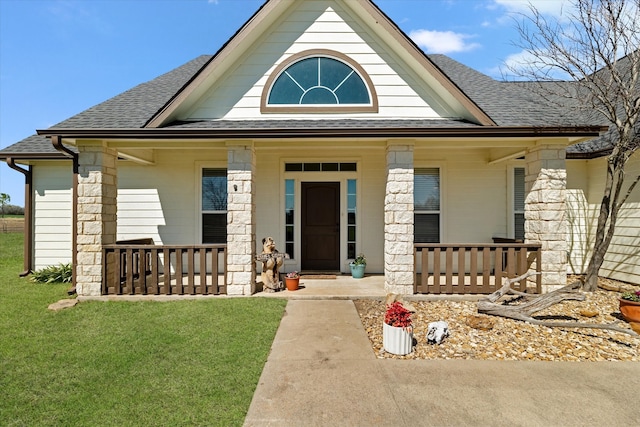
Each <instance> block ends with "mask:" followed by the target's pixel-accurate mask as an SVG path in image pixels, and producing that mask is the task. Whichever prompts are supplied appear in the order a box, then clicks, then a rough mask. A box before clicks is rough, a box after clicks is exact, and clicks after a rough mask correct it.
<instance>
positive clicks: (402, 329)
mask: <svg viewBox="0 0 640 427" xmlns="http://www.w3.org/2000/svg"><path fill="white" fill-rule="evenodd" d="M382 346H383V347H384V350H385V351H387V352H389V353H392V354H398V355H405V354H409V353H411V350H412V349H413V326H412V320H411V312H410V311H409V310H407V308H406V307H405V306H404V305H402V303H401V302H400V301H394V302H393V303H391V304H389V305H387V309H386V311H385V313H384V324H383V325H382Z"/></svg>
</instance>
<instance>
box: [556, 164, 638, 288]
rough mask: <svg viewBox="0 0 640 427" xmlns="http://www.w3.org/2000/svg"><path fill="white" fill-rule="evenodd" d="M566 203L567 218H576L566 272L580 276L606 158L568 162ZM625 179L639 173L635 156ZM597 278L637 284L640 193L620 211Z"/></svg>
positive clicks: (590, 239) (592, 236)
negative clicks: (601, 277) (569, 262)
mask: <svg viewBox="0 0 640 427" xmlns="http://www.w3.org/2000/svg"><path fill="white" fill-rule="evenodd" d="M567 163H568V174H569V176H570V177H572V179H570V180H569V182H568V184H567V187H568V188H569V189H570V192H569V194H570V197H571V199H570V203H569V205H568V218H569V219H570V223H571V220H572V219H573V218H577V226H574V227H572V230H573V239H572V241H570V249H571V251H572V252H571V257H570V259H571V265H570V268H571V270H570V272H575V273H584V271H585V270H586V267H587V264H588V262H589V257H590V256H591V251H590V248H592V247H593V242H594V239H595V232H596V226H597V220H598V218H597V215H598V208H599V206H600V201H601V199H602V195H603V189H604V182H605V178H606V175H605V174H606V169H605V168H606V159H605V158H600V159H595V160H589V161H568V162H567ZM625 170H626V175H627V186H628V185H629V182H628V181H629V180H630V179H633V178H632V177H635V176H637V175H638V173H640V157H639V156H638V155H635V156H634V157H632V158H631V160H630V161H629V163H628V165H627V167H626V168H625ZM600 275H602V276H604V277H609V278H612V279H616V280H622V281H626V282H631V283H640V190H638V188H636V190H635V191H634V192H633V193H632V195H631V197H630V198H629V200H628V202H627V203H626V204H625V206H624V207H623V208H622V210H621V211H620V214H619V218H618V222H617V225H616V232H615V235H614V237H613V240H612V241H611V245H610V246H609V250H608V251H607V254H606V256H605V261H604V263H603V265H602V268H601V269H600Z"/></svg>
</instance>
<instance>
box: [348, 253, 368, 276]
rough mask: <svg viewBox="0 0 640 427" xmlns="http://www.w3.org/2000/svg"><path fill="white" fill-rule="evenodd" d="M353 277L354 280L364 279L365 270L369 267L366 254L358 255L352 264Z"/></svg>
mask: <svg viewBox="0 0 640 427" xmlns="http://www.w3.org/2000/svg"><path fill="white" fill-rule="evenodd" d="M349 267H350V268H351V277H353V278H354V279H362V278H363V277H364V269H365V268H366V267H367V258H365V256H364V254H360V255H358V256H357V257H356V258H355V259H354V260H353V261H352V262H351V263H349Z"/></svg>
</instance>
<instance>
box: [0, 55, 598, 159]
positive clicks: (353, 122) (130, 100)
mask: <svg viewBox="0 0 640 427" xmlns="http://www.w3.org/2000/svg"><path fill="white" fill-rule="evenodd" d="M212 58H213V56H210V55H203V56H199V57H197V58H195V59H193V60H192V61H189V62H187V63H186V64H184V65H182V66H180V67H178V68H176V69H174V70H172V71H169V72H168V73H165V74H163V75H161V76H159V77H157V78H155V79H153V80H151V81H149V82H146V83H142V84H140V85H138V86H135V87H134V88H132V89H130V90H128V91H126V92H123V93H121V94H119V95H117V96H115V97H113V98H111V99H108V100H107V101H104V102H102V103H100V104H98V105H96V106H94V107H91V108H89V109H87V110H85V111H83V112H81V113H79V114H77V115H75V116H73V117H71V118H69V119H67V120H64V121H62V122H60V123H58V124H56V125H54V126H52V127H51V128H50V129H66V130H73V129H82V130H93V129H95V130H106V131H109V130H113V131H115V130H123V129H125V130H126V129H142V128H144V126H145V124H147V122H148V121H149V120H150V119H151V118H152V117H154V115H155V114H156V113H158V112H159V111H160V110H161V109H162V108H164V106H165V105H167V103H168V102H169V101H171V99H173V98H174V97H175V96H176V95H177V94H178V93H180V91H181V89H182V88H183V87H185V85H187V84H188V83H189V82H190V81H191V80H192V79H194V78H195V77H196V76H197V74H198V72H199V71H200V70H202V68H203V67H204V66H206V64H207V63H208V62H209V61H210V60H211V59H212ZM428 58H429V59H430V60H431V61H432V62H433V63H434V64H435V65H436V66H437V67H438V68H440V70H441V71H442V72H443V73H444V74H445V75H447V76H448V77H449V78H450V79H451V80H452V81H453V82H454V84H456V85H457V86H458V87H459V89H461V90H462V91H463V92H464V93H465V94H466V95H467V96H468V97H470V98H471V99H472V100H473V101H474V102H475V103H476V104H477V105H478V106H479V107H480V108H481V109H482V110H483V111H484V112H485V113H486V114H487V115H488V116H490V117H491V118H492V119H493V120H494V121H495V122H496V124H498V126H500V127H518V126H521V127H525V126H529V127H548V126H568V127H570V126H575V125H576V123H578V118H576V117H570V116H568V115H567V114H566V112H563V111H560V110H559V109H557V108H553V107H549V106H548V105H547V104H545V103H543V102H538V101H539V100H536V99H535V94H534V93H533V92H532V91H529V90H527V89H526V88H525V87H524V85H522V84H514V83H507V82H500V81H497V80H494V79H492V78H491V77H489V76H487V75H485V74H482V73H480V72H478V71H476V70H474V69H472V68H470V67H467V66H466V65H463V64H461V63H459V62H457V61H455V60H453V59H451V58H449V57H447V56H444V55H429V56H428ZM482 127H483V126H480V125H477V124H475V123H471V122H468V121H464V120H371V119H369V120H362V119H344V120H339V119H333V120H326V121H320V120H313V121H310V120H243V121H236V120H205V121H197V122H174V123H170V124H169V125H167V126H165V127H163V128H162V129H164V130H173V131H175V130H181V129H182V130H187V131H188V130H197V129H199V130H206V129H211V130H212V131H216V130H217V131H234V130H238V129H244V130H246V129H253V130H254V131H258V130H270V129H278V128H279V129H283V130H284V129H310V128H313V129H328V128H337V129H346V130H349V129H351V130H353V129H372V130H373V129H378V130H380V129H388V130H390V129H399V130H402V131H406V130H407V129H430V128H433V129H442V128H450V129H454V128H461V129H462V128H465V129H469V128H476V129H478V128H482ZM162 129H160V130H159V131H162ZM601 149H602V145H601V144H600V143H598V142H595V143H594V142H590V143H587V144H584V145H581V146H580V147H579V149H577V151H578V152H581V153H584V152H587V151H600V150H601ZM569 150H572V149H571V148H570V149H569ZM46 153H49V154H57V151H56V150H55V149H54V148H53V147H52V145H51V143H50V142H49V141H48V140H47V139H46V138H45V137H44V136H39V135H33V136H30V137H28V138H26V139H24V140H22V141H20V142H18V143H16V144H13V145H11V146H9V147H7V148H5V149H3V150H1V151H0V156H2V157H8V155H18V156H19V157H23V158H26V157H27V156H29V155H35V154H41V155H44V154H46Z"/></svg>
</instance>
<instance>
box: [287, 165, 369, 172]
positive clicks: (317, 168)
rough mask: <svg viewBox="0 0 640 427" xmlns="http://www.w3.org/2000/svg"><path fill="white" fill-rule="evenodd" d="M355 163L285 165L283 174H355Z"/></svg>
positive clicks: (356, 168)
mask: <svg viewBox="0 0 640 427" xmlns="http://www.w3.org/2000/svg"><path fill="white" fill-rule="evenodd" d="M357 170H358V167H357V164H356V163H286V164H285V165H284V171H285V172H356V171H357Z"/></svg>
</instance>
